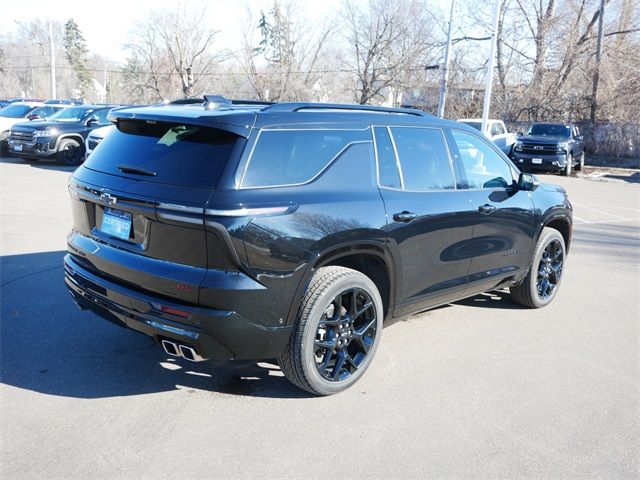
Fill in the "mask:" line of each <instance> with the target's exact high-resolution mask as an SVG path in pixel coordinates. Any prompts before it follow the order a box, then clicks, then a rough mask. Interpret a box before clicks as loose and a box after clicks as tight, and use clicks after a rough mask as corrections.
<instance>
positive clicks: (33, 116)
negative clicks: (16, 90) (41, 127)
mask: <svg viewBox="0 0 640 480" xmlns="http://www.w3.org/2000/svg"><path fill="white" fill-rule="evenodd" d="M27 118H28V119H29V121H31V120H42V117H41V116H40V115H29V116H28V117H27Z"/></svg>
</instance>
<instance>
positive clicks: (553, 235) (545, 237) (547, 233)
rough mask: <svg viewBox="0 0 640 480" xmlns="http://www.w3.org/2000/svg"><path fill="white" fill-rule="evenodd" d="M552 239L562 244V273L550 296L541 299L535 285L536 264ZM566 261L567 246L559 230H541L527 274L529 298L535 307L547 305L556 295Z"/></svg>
mask: <svg viewBox="0 0 640 480" xmlns="http://www.w3.org/2000/svg"><path fill="white" fill-rule="evenodd" d="M553 240H558V241H559V242H560V245H562V273H561V274H560V280H558V284H557V285H556V288H555V290H554V291H553V293H552V294H551V296H549V298H546V299H544V300H543V299H541V298H540V296H539V295H538V285H537V283H538V266H539V265H540V260H541V258H542V254H543V252H544V249H545V248H546V247H547V245H549V243H551V242H552V241H553ZM566 263H567V248H566V246H565V244H564V238H563V237H562V235H561V234H560V232H558V231H557V230H554V229H545V230H543V233H542V235H541V236H540V239H539V240H538V243H537V245H536V251H535V255H534V256H533V261H532V262H531V272H530V274H529V279H528V283H529V285H528V286H529V289H530V291H531V298H532V299H533V302H534V303H535V306H536V307H537V308H539V307H544V306H546V305H549V304H550V303H551V302H552V301H553V299H554V298H556V295H557V294H558V290H560V285H561V284H562V279H563V278H564V272H565V268H566Z"/></svg>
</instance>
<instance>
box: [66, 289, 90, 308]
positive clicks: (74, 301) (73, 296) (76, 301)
mask: <svg viewBox="0 0 640 480" xmlns="http://www.w3.org/2000/svg"><path fill="white" fill-rule="evenodd" d="M69 295H71V300H73V303H74V305H75V306H76V307H78V310H86V309H87V307H85V306H83V305H80V302H78V299H77V298H76V296H75V295H74V294H73V293H71V292H69Z"/></svg>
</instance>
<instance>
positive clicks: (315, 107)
mask: <svg viewBox="0 0 640 480" xmlns="http://www.w3.org/2000/svg"><path fill="white" fill-rule="evenodd" d="M207 98H208V97H207ZM110 118H111V119H112V120H113V122H114V123H115V124H116V126H117V129H116V130H114V131H113V132H112V133H111V134H109V135H108V136H107V137H106V138H105V139H104V140H103V141H102V142H101V143H100V145H99V146H98V147H97V148H96V150H95V151H94V152H93V153H92V155H91V156H90V157H89V158H88V160H87V161H86V162H85V163H84V164H83V166H81V167H80V168H78V169H77V170H76V171H75V173H74V174H73V176H72V177H71V179H70V182H69V192H70V194H71V198H72V211H73V229H72V230H71V232H70V234H69V236H68V254H67V255H66V256H65V259H64V270H65V282H66V285H67V287H68V288H69V291H70V292H71V295H72V297H73V299H74V301H75V302H76V304H77V305H78V306H79V307H80V308H82V309H90V310H92V311H93V312H95V313H97V314H98V315H100V316H102V317H104V318H105V319H107V320H110V321H112V322H114V323H116V324H118V325H121V326H127V327H129V328H132V329H134V330H137V331H139V332H142V333H145V334H147V335H149V336H151V337H153V338H154V339H156V341H158V343H161V344H162V345H163V347H164V349H165V350H166V353H168V354H169V355H174V356H178V357H184V358H185V359H187V360H192V361H199V360H205V359H270V358H277V359H278V361H279V363H280V366H281V368H282V370H283V371H284V373H285V375H286V376H287V377H288V378H289V379H290V380H291V381H292V382H293V383H295V384H296V385H298V386H299V387H301V388H303V389H305V390H308V391H310V392H313V393H316V394H322V395H327V394H332V393H336V392H339V391H341V390H343V389H345V388H347V387H348V386H349V385H351V384H353V383H354V382H355V381H356V380H357V379H358V378H359V377H360V376H361V375H362V374H363V372H364V371H365V370H366V368H367V367H368V366H369V364H370V363H371V360H372V358H373V356H374V354H375V352H376V349H377V347H378V344H379V342H380V336H381V334H382V326H383V321H384V320H389V319H391V318H398V317H404V316H407V315H411V314H413V313H415V312H418V311H421V310H425V309H428V308H431V307H434V306H436V305H441V304H445V303H449V302H452V301H455V300H458V299H461V298H464V297H469V296H471V295H475V294H477V293H479V292H484V291H487V290H493V289H496V288H502V287H510V289H511V295H512V297H513V299H514V300H515V301H516V302H519V303H521V304H523V305H526V306H528V307H542V306H544V305H547V304H548V303H549V302H551V300H552V299H553V298H554V297H555V295H556V294H557V292H558V287H559V285H560V281H561V278H562V271H563V266H564V262H565V259H566V255H567V250H568V247H569V242H570V239H571V228H572V227H571V226H572V211H571V205H570V203H569V201H568V199H567V195H566V192H565V190H563V189H562V188H561V187H558V186H554V185H543V184H542V185H539V184H538V183H537V180H536V178H535V177H533V176H532V175H529V174H521V173H520V172H519V171H518V170H517V169H516V168H515V166H514V165H513V164H512V163H511V161H510V160H509V159H508V158H507V157H506V156H505V155H504V154H503V153H502V152H501V151H500V150H499V149H498V148H497V147H496V146H495V145H494V144H493V143H492V142H490V141H488V140H487V139H485V138H484V137H483V136H481V135H480V134H479V133H478V132H477V131H476V130H475V129H473V128H471V127H467V126H465V125H463V124H460V123H456V122H450V121H445V120H441V119H437V118H434V117H431V116H427V115H425V114H423V113H422V112H419V111H416V110H409V109H391V108H380V107H369V106H348V105H329V104H305V103H283V104H274V105H255V104H242V103H241V102H239V101H236V102H233V101H231V102H230V101H226V100H224V99H222V100H221V99H219V98H215V99H211V98H208V100H207V101H206V102H205V103H204V105H203V104H202V103H201V104H198V105H166V106H154V107H145V108H129V109H124V110H117V111H114V112H112V114H111V115H110Z"/></svg>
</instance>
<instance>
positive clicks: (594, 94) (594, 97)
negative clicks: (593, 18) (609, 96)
mask: <svg viewBox="0 0 640 480" xmlns="http://www.w3.org/2000/svg"><path fill="white" fill-rule="evenodd" d="M604 3H605V0H600V15H599V16H598V40H597V43H596V71H595V72H594V73H593V89H592V90H591V123H593V122H595V121H596V109H597V108H598V84H599V83H600V59H601V57H602V32H603V30H604Z"/></svg>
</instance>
